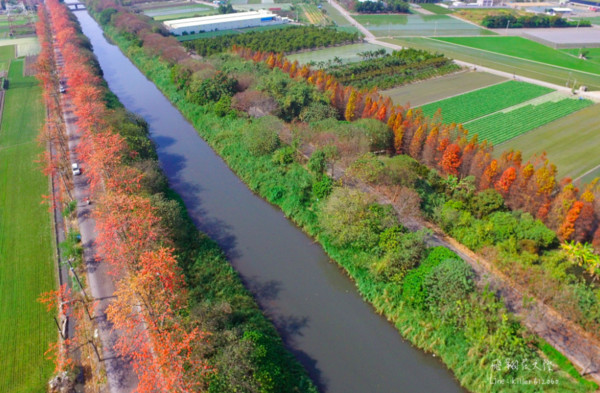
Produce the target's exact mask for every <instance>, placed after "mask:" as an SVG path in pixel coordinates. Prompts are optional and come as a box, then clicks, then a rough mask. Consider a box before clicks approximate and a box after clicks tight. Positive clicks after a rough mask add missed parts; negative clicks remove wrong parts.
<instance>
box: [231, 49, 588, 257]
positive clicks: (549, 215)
mask: <svg viewBox="0 0 600 393" xmlns="http://www.w3.org/2000/svg"><path fill="white" fill-rule="evenodd" d="M232 50H233V52H234V53H237V54H238V55H239V56H241V57H243V58H245V59H248V60H253V61H255V62H265V63H266V64H267V65H268V66H269V67H271V68H280V69H281V70H282V71H284V72H286V73H287V74H289V75H290V76H291V77H292V78H302V79H305V80H306V81H307V82H308V83H310V84H312V85H314V86H316V88H317V89H318V90H320V91H322V92H325V93H326V94H327V95H328V97H329V99H330V101H331V104H332V105H333V106H334V107H335V108H337V110H338V111H339V113H340V114H343V116H344V118H345V119H346V120H348V121H353V120H356V119H360V118H363V119H364V118H373V119H377V120H379V121H382V122H385V123H387V125H388V127H389V128H390V130H391V131H392V132H393V134H394V150H395V153H397V154H408V155H410V156H411V157H413V158H415V159H416V160H418V161H419V162H421V163H424V164H426V165H428V166H430V167H433V168H436V169H438V170H440V171H442V172H443V173H445V174H447V175H453V176H458V177H460V178H464V177H466V176H473V177H474V178H475V180H476V186H477V188H478V190H485V189H488V188H495V189H496V190H497V191H498V192H499V193H500V194H502V196H503V197H504V198H505V203H506V205H507V206H508V207H509V208H511V209H513V210H522V211H526V212H529V213H531V214H532V215H533V216H534V217H537V218H539V219H540V220H542V221H543V222H544V223H545V224H546V225H547V226H548V227H549V228H551V229H553V230H554V231H556V233H557V235H558V237H559V238H560V239H561V240H563V241H568V240H575V241H578V242H591V243H592V244H593V246H594V247H595V248H596V250H598V249H600V227H599V223H600V220H599V219H600V203H599V202H600V190H599V188H598V187H597V183H596V182H592V183H590V184H588V185H586V186H585V187H584V189H583V190H579V189H578V188H577V187H576V186H575V185H573V183H572V182H571V179H568V178H566V179H563V181H561V182H558V181H557V179H556V173H557V169H556V166H555V165H554V164H551V163H550V162H549V161H548V159H547V158H546V155H545V154H542V155H540V156H536V157H533V158H532V159H530V160H529V161H527V162H523V158H522V156H521V153H520V152H519V151H516V152H515V151H509V152H504V153H503V154H502V155H501V157H500V158H494V157H493V156H492V150H493V147H492V146H491V145H490V144H489V143H488V142H487V141H483V142H479V141H478V137H477V135H473V136H472V137H470V138H469V135H468V133H467V131H466V130H465V129H464V128H463V127H462V125H456V124H442V123H441V121H440V120H439V119H440V114H439V113H438V114H437V115H436V116H434V117H433V118H427V117H425V116H424V115H423V114H422V113H421V111H420V110H415V109H411V108H409V107H403V106H400V105H394V104H393V103H392V101H391V99H390V98H389V97H385V96H382V95H380V94H379V93H378V92H377V90H371V91H365V90H357V89H355V88H353V87H351V86H343V85H342V84H341V83H339V82H338V81H336V80H335V78H334V77H333V76H331V75H328V74H327V73H326V72H325V71H323V70H313V69H311V68H310V67H309V66H307V65H304V66H300V65H299V64H298V62H297V61H294V62H290V61H289V60H287V59H286V58H285V57H284V56H283V55H282V54H276V53H271V52H260V51H253V50H251V49H248V48H241V47H233V48H232Z"/></svg>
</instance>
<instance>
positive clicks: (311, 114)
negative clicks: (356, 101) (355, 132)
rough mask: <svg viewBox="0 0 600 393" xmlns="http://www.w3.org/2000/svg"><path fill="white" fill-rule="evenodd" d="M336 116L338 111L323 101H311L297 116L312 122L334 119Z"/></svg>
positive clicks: (304, 120)
mask: <svg viewBox="0 0 600 393" xmlns="http://www.w3.org/2000/svg"><path fill="white" fill-rule="evenodd" d="M338 116H339V114H338V111H337V110H336V109H335V108H334V107H333V106H331V105H329V104H327V103H324V102H312V103H311V104H310V105H309V106H307V107H306V108H304V109H303V110H302V112H300V116H298V118H299V119H300V120H301V121H303V122H306V123H312V122H315V121H321V120H325V119H335V118H337V117H338Z"/></svg>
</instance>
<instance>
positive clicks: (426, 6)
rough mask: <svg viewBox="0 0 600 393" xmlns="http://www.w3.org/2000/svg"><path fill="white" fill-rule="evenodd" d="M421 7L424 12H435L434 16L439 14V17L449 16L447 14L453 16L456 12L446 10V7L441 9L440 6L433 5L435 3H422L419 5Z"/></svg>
mask: <svg viewBox="0 0 600 393" xmlns="http://www.w3.org/2000/svg"><path fill="white" fill-rule="evenodd" d="M419 6H420V7H421V8H423V9H424V10H427V11H429V12H433V13H434V14H438V15H447V14H452V13H453V12H454V11H453V10H450V9H448V8H444V7H440V6H439V5H437V4H433V3H421V4H419Z"/></svg>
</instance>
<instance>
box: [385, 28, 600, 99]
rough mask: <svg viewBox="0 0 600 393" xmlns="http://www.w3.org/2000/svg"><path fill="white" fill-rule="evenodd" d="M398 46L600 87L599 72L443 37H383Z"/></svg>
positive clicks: (564, 82) (553, 80) (559, 82)
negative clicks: (579, 69)
mask: <svg viewBox="0 0 600 393" xmlns="http://www.w3.org/2000/svg"><path fill="white" fill-rule="evenodd" d="M383 41H386V42H390V43H393V44H396V45H402V46H408V47H413V48H417V49H425V50H429V51H432V52H440V53H443V54H445V55H446V56H448V57H450V58H452V59H457V60H462V61H466V62H469V63H472V64H477V65H479V66H485V67H490V68H494V69H496V70H500V71H505V72H508V73H511V74H513V73H514V74H516V75H522V76H525V77H530V78H534V79H538V80H542V81H545V82H550V83H554V84H557V85H562V86H565V85H567V84H568V85H569V86H572V84H573V82H574V81H576V83H577V85H578V86H579V85H580V84H582V85H585V86H587V87H588V89H590V90H600V75H592V74H587V73H583V72H579V71H574V70H569V69H565V68H559V67H556V66H553V65H550V64H544V63H538V62H533V61H530V60H527V59H523V58H517V57H511V56H507V55H503V54H500V53H494V52H489V51H482V50H479V49H475V48H471V47H467V46H460V45H456V44H453V43H450V42H446V41H443V40H438V39H433V38H426V37H407V38H401V39H399V38H396V39H384V40H383Z"/></svg>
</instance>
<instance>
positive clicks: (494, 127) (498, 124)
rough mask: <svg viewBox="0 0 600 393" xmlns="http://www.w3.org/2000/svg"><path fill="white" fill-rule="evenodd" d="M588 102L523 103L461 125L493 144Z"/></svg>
mask: <svg viewBox="0 0 600 393" xmlns="http://www.w3.org/2000/svg"><path fill="white" fill-rule="evenodd" d="M592 104H593V102H592V101H590V100H574V99H571V98H565V99H563V100H560V101H556V102H554V101H549V102H544V103H543V104H539V105H527V106H524V107H521V108H517V109H514V110H512V111H510V112H498V113H494V114H492V115H490V116H488V117H486V118H484V119H478V120H474V121H472V122H470V123H468V124H466V125H465V127H466V128H467V129H468V130H469V132H470V133H471V134H477V135H479V138H480V139H481V140H488V141H489V142H491V143H493V144H494V145H496V144H499V143H502V142H506V141H507V140H509V139H512V138H514V137H516V136H518V135H521V134H524V133H526V132H528V131H531V130H533V129H535V128H537V127H541V126H543V125H544V124H548V123H550V122H552V121H554V120H557V119H560V118H562V117H564V116H567V115H568V114H571V113H573V112H575V111H578V110H580V109H583V108H586V107H588V106H590V105H592Z"/></svg>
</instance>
